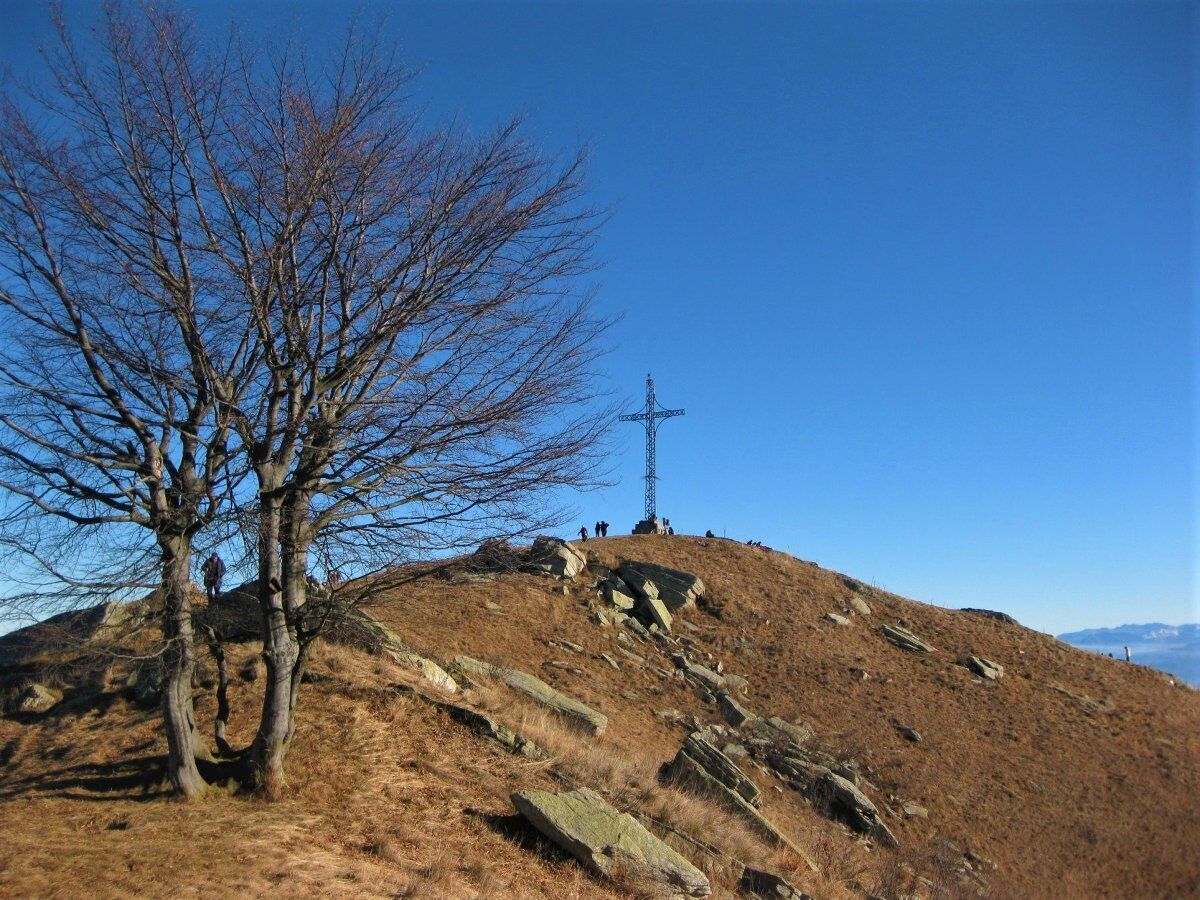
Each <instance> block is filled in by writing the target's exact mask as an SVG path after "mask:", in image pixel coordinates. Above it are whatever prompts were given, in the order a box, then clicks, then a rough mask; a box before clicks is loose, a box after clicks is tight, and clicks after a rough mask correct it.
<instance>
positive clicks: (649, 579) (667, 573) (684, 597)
mask: <svg viewBox="0 0 1200 900" xmlns="http://www.w3.org/2000/svg"><path fill="white" fill-rule="evenodd" d="M617 572H618V574H620V576H621V577H622V578H623V579H625V581H626V582H628V583H629V584H630V585H632V586H633V588H634V589H635V590H637V591H639V593H640V592H641V591H643V590H644V586H645V585H646V584H647V583H651V584H653V585H654V586H655V588H656V595H657V596H658V597H659V599H661V600H662V602H663V604H664V605H665V606H666V607H667V609H668V611H670V612H672V613H674V612H677V611H678V610H680V609H683V608H684V607H691V606H695V605H696V600H697V599H698V598H700V597H702V596H703V595H704V582H703V581H701V580H700V578H699V577H698V576H696V575H692V574H691V573H690V572H681V571H679V570H678V569H669V568H667V567H666V566H659V565H655V564H654V563H648V562H627V563H625V564H624V565H622V566H621V567H620V568H619V569H618V570H617Z"/></svg>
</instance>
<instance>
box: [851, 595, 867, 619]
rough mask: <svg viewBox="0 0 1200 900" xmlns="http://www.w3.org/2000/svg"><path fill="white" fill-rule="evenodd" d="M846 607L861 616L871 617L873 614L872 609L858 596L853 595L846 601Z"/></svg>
mask: <svg viewBox="0 0 1200 900" xmlns="http://www.w3.org/2000/svg"><path fill="white" fill-rule="evenodd" d="M846 605H847V606H849V607H850V609H852V610H853V611H854V612H856V613H857V614H858V615H860V616H869V615H870V614H871V607H870V606H868V605H867V601H866V600H864V599H863V598H862V597H860V596H858V594H851V595H850V599H849V600H847V601H846Z"/></svg>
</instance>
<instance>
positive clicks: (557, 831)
mask: <svg viewBox="0 0 1200 900" xmlns="http://www.w3.org/2000/svg"><path fill="white" fill-rule="evenodd" d="M512 802H513V806H515V807H516V808H517V811H518V812H520V813H521V815H522V816H524V817H525V819H526V820H527V821H528V822H529V824H530V825H532V826H533V827H534V828H536V829H537V830H538V831H539V832H541V834H542V835H544V836H545V837H546V838H548V839H549V840H551V841H553V842H554V843H555V844H557V845H558V846H559V847H561V848H563V849H564V850H566V851H567V852H568V853H570V854H571V855H572V856H574V857H575V858H576V859H577V860H579V861H580V862H581V863H582V864H583V865H584V866H585V867H586V868H588V869H590V870H591V871H593V872H595V873H596V874H598V875H600V876H603V877H609V878H619V879H620V880H621V881H622V883H625V884H627V883H628V882H629V881H630V880H631V879H632V880H634V881H636V883H637V890H638V892H644V893H645V894H649V895H651V896H662V895H667V896H672V897H707V896H708V895H709V894H710V893H712V888H711V887H710V886H709V883H708V878H706V877H705V875H704V873H703V872H701V871H700V870H699V869H697V868H696V867H695V866H693V865H692V864H691V863H690V862H688V861H687V860H686V859H684V858H683V857H682V856H680V855H679V854H678V853H676V852H675V851H674V850H672V849H671V848H670V847H668V846H667V845H666V844H664V843H663V842H662V841H660V840H659V839H658V838H656V837H655V836H654V835H653V834H651V833H650V832H649V831H647V830H646V829H645V828H644V827H643V826H642V825H641V824H640V823H639V822H638V821H637V820H636V819H634V818H633V817H632V816H630V815H629V814H627V813H622V812H619V811H618V810H616V809H615V808H614V807H612V806H610V805H609V804H608V803H607V802H605V800H604V799H603V798H602V797H601V796H600V795H599V794H597V793H596V792H595V791H591V790H588V789H587V788H580V789H579V790H575V791H569V792H567V793H562V794H554V793H550V792H548V791H519V792H517V793H515V794H513V795H512Z"/></svg>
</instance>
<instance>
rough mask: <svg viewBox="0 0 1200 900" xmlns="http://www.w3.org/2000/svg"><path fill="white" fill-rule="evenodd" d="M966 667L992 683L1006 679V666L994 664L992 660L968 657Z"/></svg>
mask: <svg viewBox="0 0 1200 900" xmlns="http://www.w3.org/2000/svg"><path fill="white" fill-rule="evenodd" d="M966 666H967V668H968V669H970V670H971V671H972V672H974V673H975V674H976V675H979V676H981V677H983V678H987V679H989V680H990V681H999V680H1000V679H1001V678H1003V677H1004V666H1002V665H1000V663H996V662H992V661H991V660H990V659H985V658H984V657H982V656H968V657H967V659H966Z"/></svg>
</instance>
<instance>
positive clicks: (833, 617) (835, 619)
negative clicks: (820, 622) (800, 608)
mask: <svg viewBox="0 0 1200 900" xmlns="http://www.w3.org/2000/svg"><path fill="white" fill-rule="evenodd" d="M821 618H823V619H824V620H825V621H826V622H832V623H833V624H834V625H849V624H850V620H849V619H847V618H846V617H845V616H839V615H838V614H837V613H825V615H823V616H822V617H821Z"/></svg>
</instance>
